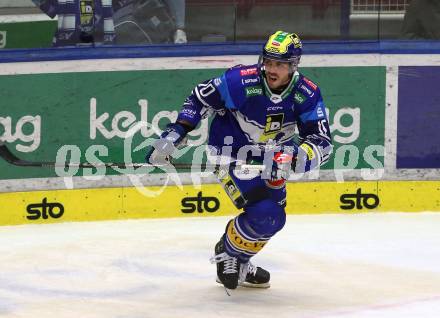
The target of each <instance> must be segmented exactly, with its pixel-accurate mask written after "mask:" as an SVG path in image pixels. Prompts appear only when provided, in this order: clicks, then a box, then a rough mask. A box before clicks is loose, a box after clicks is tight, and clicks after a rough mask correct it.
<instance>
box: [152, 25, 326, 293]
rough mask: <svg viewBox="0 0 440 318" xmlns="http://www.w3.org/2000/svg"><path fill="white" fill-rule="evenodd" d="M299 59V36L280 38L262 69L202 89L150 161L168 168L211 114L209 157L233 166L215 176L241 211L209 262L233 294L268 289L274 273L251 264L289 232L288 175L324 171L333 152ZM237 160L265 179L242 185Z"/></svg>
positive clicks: (316, 94) (230, 74) (240, 71)
mask: <svg viewBox="0 0 440 318" xmlns="http://www.w3.org/2000/svg"><path fill="white" fill-rule="evenodd" d="M301 54H302V43H301V40H300V39H299V37H298V35H296V34H294V33H287V32H283V31H277V32H275V33H274V34H272V35H271V36H270V37H269V39H268V41H267V43H266V44H265V45H264V46H263V50H262V53H261V56H260V58H259V60H258V63H257V64H255V65H248V66H242V65H240V66H236V67H232V68H230V69H228V70H227V71H226V72H225V73H224V74H222V75H221V76H220V77H217V78H213V79H210V80H207V81H205V82H203V83H200V84H198V85H197V86H196V87H195V88H194V90H193V91H192V93H191V95H190V96H189V97H188V98H187V99H186V100H185V102H184V104H183V106H182V109H181V111H180V113H179V115H178V118H177V120H176V122H175V123H172V124H169V125H168V127H167V129H166V131H165V132H164V133H163V134H162V135H161V138H160V139H158V140H157V141H156V142H155V144H154V145H153V148H152V150H150V151H149V152H148V154H147V156H146V160H147V162H149V163H152V164H158V163H163V162H164V160H165V159H167V158H168V156H169V155H170V154H171V153H172V151H170V149H174V146H177V145H179V144H180V143H181V142H182V140H184V137H185V135H186V134H187V133H188V132H189V131H191V130H192V129H194V128H195V127H196V126H197V125H198V123H199V122H200V120H201V119H202V117H204V116H208V115H211V114H213V116H214V118H213V120H212V122H211V125H210V130H209V140H208V144H209V147H210V149H211V153H212V152H214V154H215V155H218V156H229V157H231V158H232V163H231V164H230V165H229V166H227V167H226V168H224V166H220V167H219V168H218V169H217V176H218V178H219V180H220V182H221V183H222V184H223V187H224V188H225V190H226V192H227V194H228V196H229V197H230V198H231V200H232V201H233V203H234V204H235V206H236V207H237V209H243V212H241V213H240V214H239V215H238V216H236V217H235V218H233V219H232V220H230V221H229V222H228V223H227V225H226V229H225V231H224V233H223V235H222V236H221V238H220V241H219V242H218V243H217V244H216V245H215V255H214V257H213V258H212V259H211V261H212V262H215V263H216V265H217V282H219V283H221V284H223V285H224V286H225V288H228V289H235V288H237V286H245V287H260V288H267V287H269V286H270V285H269V280H270V274H269V272H268V271H266V270H264V269H263V268H261V267H256V266H255V265H253V264H252V263H251V262H250V258H251V257H252V256H254V255H255V254H257V253H258V252H260V250H261V249H262V248H263V247H264V246H265V245H266V244H267V242H268V241H269V240H270V238H271V237H273V236H274V235H275V234H276V233H277V232H278V231H280V230H281V229H282V228H283V226H284V224H285V221H286V213H285V206H286V186H285V183H286V179H287V178H288V176H289V172H290V170H293V171H294V172H295V173H303V172H307V171H309V170H311V169H314V168H316V167H319V166H320V165H322V164H324V163H325V162H327V161H328V159H329V156H330V154H331V151H332V143H331V136H330V129H329V123H328V120H327V115H326V110H325V106H324V102H323V99H322V96H321V92H320V89H319V88H318V86H317V85H316V84H315V83H313V82H312V81H311V80H309V79H308V78H306V77H305V76H303V75H302V74H300V73H299V72H298V63H299V61H300V58H301ZM295 126H297V127H298V132H299V136H297V137H295ZM295 138H297V140H295ZM295 141H296V142H295ZM225 149H228V151H224V150H225ZM243 149H245V151H242V150H243ZM258 150H261V151H258ZM225 152H228V153H227V154H226V153H225ZM243 154H244V155H243ZM237 158H238V159H240V160H241V161H244V160H245V161H247V162H259V163H264V165H265V167H266V168H267V169H265V171H266V173H263V174H259V175H256V176H255V177H253V178H239V177H237V175H236V170H234V167H235V165H234V160H235V159H237ZM292 200H295V194H294V193H293V194H292Z"/></svg>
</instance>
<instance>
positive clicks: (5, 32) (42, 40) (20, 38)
mask: <svg viewBox="0 0 440 318" xmlns="http://www.w3.org/2000/svg"><path fill="white" fill-rule="evenodd" d="M56 29H57V21H56V20H47V21H27V22H9V23H0V48H1V49H30V48H44V47H51V46H52V39H53V36H54V34H55V31H56Z"/></svg>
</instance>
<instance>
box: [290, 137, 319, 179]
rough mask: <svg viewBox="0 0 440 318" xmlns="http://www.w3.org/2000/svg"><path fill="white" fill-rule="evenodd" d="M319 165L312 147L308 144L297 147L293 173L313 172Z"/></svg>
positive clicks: (317, 157)
mask: <svg viewBox="0 0 440 318" xmlns="http://www.w3.org/2000/svg"><path fill="white" fill-rule="evenodd" d="M315 148H316V147H315ZM320 165H321V160H320V159H319V156H318V154H317V153H316V152H315V151H314V147H313V145H312V144H310V143H308V142H304V143H302V144H301V145H300V146H299V147H298V155H297V157H296V164H295V166H294V171H295V173H304V172H307V171H310V170H313V169H315V168H316V167H318V166H320Z"/></svg>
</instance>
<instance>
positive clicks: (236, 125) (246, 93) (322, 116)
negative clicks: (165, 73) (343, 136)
mask: <svg viewBox="0 0 440 318" xmlns="http://www.w3.org/2000/svg"><path fill="white" fill-rule="evenodd" d="M211 114H214V118H213V120H212V123H211V126H210V132H209V141H208V144H209V145H212V146H215V147H216V148H218V149H221V147H223V146H224V145H225V143H226V144H228V145H232V147H233V149H234V152H235V153H237V151H238V150H239V148H240V147H242V146H245V145H260V146H261V145H265V144H267V143H269V142H270V143H276V144H279V145H292V144H293V140H294V136H295V132H296V129H295V128H296V127H297V128H298V133H299V136H298V137H299V143H300V146H303V148H304V149H306V152H307V153H308V155H309V157H310V158H315V159H316V160H315V161H316V163H317V164H316V165H322V164H323V163H325V162H326V161H327V160H328V158H329V155H330V153H331V149H332V144H331V136H330V129H329V123H328V120H327V115H326V110H325V105H324V102H323V99H322V96H321V92H320V90H319V88H318V86H317V85H316V84H315V83H313V82H312V81H310V80H309V79H307V78H306V77H305V76H303V75H302V74H300V73H298V72H295V73H294V74H293V76H292V79H291V81H290V83H289V84H288V86H287V87H286V88H285V89H284V90H283V91H282V92H281V93H280V94H275V93H273V92H272V91H271V90H270V88H269V86H268V85H267V83H266V79H265V77H264V76H263V75H262V74H261V71H260V68H259V67H258V65H250V66H238V67H233V68H231V69H229V70H227V71H226V72H225V73H224V74H223V75H222V76H220V77H218V78H213V79H211V80H208V81H205V82H203V83H201V84H199V85H197V86H196V87H195V88H194V90H193V91H192V93H191V95H190V96H189V97H188V98H187V99H186V100H185V103H184V105H183V107H182V109H181V111H180V113H179V116H178V119H177V121H179V122H184V123H186V124H187V125H188V124H189V125H190V126H192V127H195V126H197V124H198V123H199V121H200V120H201V119H202V118H203V117H206V116H209V115H211ZM231 138H232V139H231Z"/></svg>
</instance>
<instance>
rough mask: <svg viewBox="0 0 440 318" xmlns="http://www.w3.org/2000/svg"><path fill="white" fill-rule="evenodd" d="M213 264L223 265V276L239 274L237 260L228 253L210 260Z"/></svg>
mask: <svg viewBox="0 0 440 318" xmlns="http://www.w3.org/2000/svg"><path fill="white" fill-rule="evenodd" d="M210 261H211V263H212V264H214V263H220V262H224V263H223V274H234V273H236V272H237V262H238V260H237V258H235V257H232V256H229V255H228V254H226V253H221V254H217V255H214V256H213V257H211V259H210Z"/></svg>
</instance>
